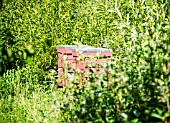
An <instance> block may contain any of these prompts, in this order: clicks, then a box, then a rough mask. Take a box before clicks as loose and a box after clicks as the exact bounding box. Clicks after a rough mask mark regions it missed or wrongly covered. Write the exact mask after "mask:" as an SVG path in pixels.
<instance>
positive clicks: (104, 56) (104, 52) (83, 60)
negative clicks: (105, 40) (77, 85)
mask: <svg viewBox="0 0 170 123" xmlns="http://www.w3.org/2000/svg"><path fill="white" fill-rule="evenodd" d="M57 52H58V79H59V83H58V86H64V85H66V81H63V80H61V81H60V78H61V77H62V76H63V75H64V73H66V72H67V73H73V74H74V71H75V70H79V71H81V72H86V73H87V74H90V70H89V67H88V66H91V68H92V69H93V70H94V71H95V72H102V71H104V68H102V67H101V68H100V67H98V66H99V65H100V64H102V63H103V62H106V61H107V60H108V59H109V58H111V56H112V50H110V49H106V48H95V47H92V46H86V45H80V46H77V45H59V46H57ZM94 57H96V58H97V59H95V60H91V58H94ZM65 65H67V66H65ZM68 79H69V77H68Z"/></svg>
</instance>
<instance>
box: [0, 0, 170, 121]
mask: <svg viewBox="0 0 170 123" xmlns="http://www.w3.org/2000/svg"><path fill="white" fill-rule="evenodd" d="M169 4H170V3H169V1H168V0H154V1H153V0H138V1H135V0H130V1H125V0H112V1H108V0H87V1H82V0H44V1H41V0H37V1H35V0H30V1H26V0H4V3H3V5H2V7H1V8H0V74H1V75H2V76H0V121H2V122H110V123H112V122H130V123H131V122H132V123H137V122H139V123H140V122H141V123H142V122H164V123H167V122H170V121H169V119H170V102H169V101H170V100H169V99H170V90H169V88H170V57H169V56H170V45H169V44H170V39H169V38H170V8H169V6H170V5H169ZM0 6H1V5H0ZM58 44H67V45H69V44H86V45H92V46H95V47H107V48H110V49H112V50H113V57H112V59H111V61H110V62H109V63H108V64H107V65H106V64H105V66H106V72H107V73H108V74H107V75H105V74H97V73H93V74H91V75H90V76H88V79H87V83H86V86H85V87H83V86H79V85H77V83H80V82H82V79H80V78H79V77H77V78H76V79H75V80H74V81H73V83H72V84H71V85H70V86H68V87H64V88H63V89H60V90H58V89H56V88H55V84H56V81H57V80H56V75H55V74H56V73H53V72H52V73H47V70H49V69H52V68H53V69H56V66H57V53H56V45H58Z"/></svg>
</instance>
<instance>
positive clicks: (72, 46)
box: [57, 45, 94, 50]
mask: <svg viewBox="0 0 170 123" xmlns="http://www.w3.org/2000/svg"><path fill="white" fill-rule="evenodd" d="M57 48H65V49H72V50H74V49H75V50H76V49H82V48H83V49H84V48H94V47H93V46H87V45H58V46H57Z"/></svg>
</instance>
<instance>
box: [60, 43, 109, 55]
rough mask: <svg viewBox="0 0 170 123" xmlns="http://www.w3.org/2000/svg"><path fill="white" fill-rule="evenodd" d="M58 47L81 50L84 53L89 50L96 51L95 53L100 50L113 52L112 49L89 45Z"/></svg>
mask: <svg viewBox="0 0 170 123" xmlns="http://www.w3.org/2000/svg"><path fill="white" fill-rule="evenodd" d="M57 48H64V49H71V50H74V51H81V52H83V53H87V52H94V53H100V52H112V50H111V49H107V48H95V47H93V46H87V45H79V46H78V45H58V46H57Z"/></svg>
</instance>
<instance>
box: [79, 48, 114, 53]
mask: <svg viewBox="0 0 170 123" xmlns="http://www.w3.org/2000/svg"><path fill="white" fill-rule="evenodd" d="M81 51H82V52H83V53H87V52H94V53H101V52H112V50H110V49H107V48H86V49H85V48H83V49H81Z"/></svg>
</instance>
